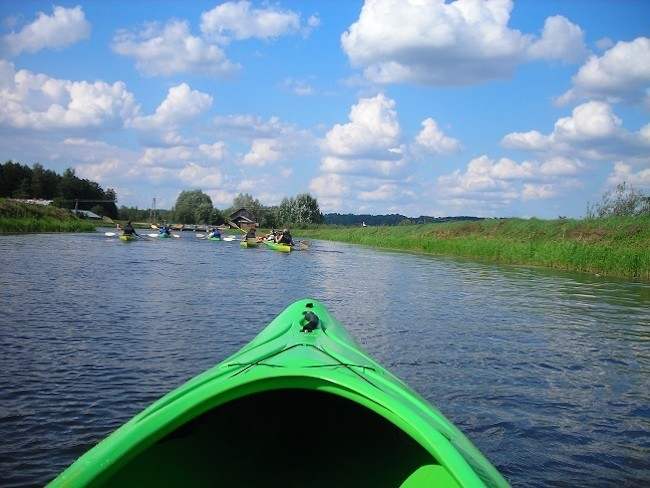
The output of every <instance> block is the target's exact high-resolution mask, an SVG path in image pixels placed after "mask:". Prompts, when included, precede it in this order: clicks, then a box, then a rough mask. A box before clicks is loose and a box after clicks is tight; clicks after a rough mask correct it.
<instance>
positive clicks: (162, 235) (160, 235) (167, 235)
mask: <svg viewBox="0 0 650 488" xmlns="http://www.w3.org/2000/svg"><path fill="white" fill-rule="evenodd" d="M171 236H172V235H171V234H158V237H160V238H161V239H168V238H170V237H171Z"/></svg>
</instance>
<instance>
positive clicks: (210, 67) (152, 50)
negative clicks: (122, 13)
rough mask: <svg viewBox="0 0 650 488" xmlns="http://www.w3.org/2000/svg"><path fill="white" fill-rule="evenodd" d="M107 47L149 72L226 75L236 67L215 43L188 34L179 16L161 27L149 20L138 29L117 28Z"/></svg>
mask: <svg viewBox="0 0 650 488" xmlns="http://www.w3.org/2000/svg"><path fill="white" fill-rule="evenodd" d="M111 47H112V49H113V51H114V52H116V53H117V54H120V55H122V56H126V57H131V58H134V59H135V62H136V67H137V68H138V69H139V70H140V71H142V72H143V73H144V74H147V75H151V76H159V75H162V76H169V75H171V74H174V73H190V74H194V75H201V76H207V77H212V78H227V77H230V76H232V75H233V74H235V73H236V72H237V71H239V69H240V67H239V66H238V65H236V64H234V63H233V62H232V61H230V60H229V59H228V58H227V57H226V54H225V53H224V51H223V50H222V49H221V48H220V47H219V46H216V45H214V44H210V43H208V42H206V41H205V40H204V39H203V38H201V37H197V36H193V35H191V34H190V29H189V25H188V23H187V21H183V20H170V21H169V22H167V24H165V26H164V27H162V28H161V27H160V26H159V25H158V24H155V23H151V24H148V25H147V26H146V27H145V28H144V29H142V30H141V31H139V32H129V31H120V32H119V33H118V34H117V35H116V36H115V38H114V39H113V43H112V45H111Z"/></svg>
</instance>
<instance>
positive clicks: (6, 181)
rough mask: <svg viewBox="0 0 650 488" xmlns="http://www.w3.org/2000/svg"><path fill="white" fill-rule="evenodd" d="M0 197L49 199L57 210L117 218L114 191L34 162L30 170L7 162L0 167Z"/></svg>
mask: <svg viewBox="0 0 650 488" xmlns="http://www.w3.org/2000/svg"><path fill="white" fill-rule="evenodd" d="M0 198H18V199H34V200H52V201H53V203H52V205H54V206H56V207H59V208H67V209H73V208H76V209H78V210H90V211H91V212H94V213H96V214H98V215H106V216H107V217H110V218H116V217H117V206H116V205H115V201H116V195H115V191H114V190H111V189H110V188H109V189H108V190H104V189H102V188H101V187H100V186H99V184H97V183H95V182H94V181H90V180H86V179H82V178H78V177H77V176H76V175H75V172H74V170H73V169H72V168H68V169H66V170H65V171H64V172H63V175H59V174H57V173H56V172H54V171H52V170H49V169H45V168H43V165H41V164H39V163H36V164H34V165H33V167H31V168H30V167H29V166H27V165H24V164H20V163H15V162H13V161H7V162H6V163H4V164H2V165H0Z"/></svg>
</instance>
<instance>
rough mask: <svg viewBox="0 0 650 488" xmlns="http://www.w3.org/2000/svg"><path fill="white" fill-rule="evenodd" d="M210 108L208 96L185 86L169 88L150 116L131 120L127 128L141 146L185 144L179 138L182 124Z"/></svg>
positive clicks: (185, 141) (183, 84) (210, 100)
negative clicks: (137, 136) (133, 129)
mask: <svg viewBox="0 0 650 488" xmlns="http://www.w3.org/2000/svg"><path fill="white" fill-rule="evenodd" d="M211 105H212V97H211V96H210V95H208V94H206V93H202V92H199V91H198V90H192V89H191V88H190V86H189V85H188V84H187V83H181V84H180V85H177V86H173V87H171V88H170V89H169V91H168V92H167V97H166V98H165V100H163V102H162V103H161V104H160V105H159V106H158V108H157V109H156V112H155V113H154V114H152V115H144V116H140V117H137V118H135V119H134V120H133V121H132V122H131V123H130V124H129V125H130V127H133V128H135V129H136V130H138V131H139V132H140V136H141V137H142V138H143V139H144V141H145V143H147V144H150V145H156V144H163V145H168V146H172V145H178V144H186V143H187V139H186V138H185V137H184V136H182V135H181V129H182V128H183V125H184V124H186V123H188V122H189V121H192V120H194V119H195V118H196V117H197V116H199V115H200V114H201V113H203V112H205V111H206V110H207V109H209V108H210V106H211Z"/></svg>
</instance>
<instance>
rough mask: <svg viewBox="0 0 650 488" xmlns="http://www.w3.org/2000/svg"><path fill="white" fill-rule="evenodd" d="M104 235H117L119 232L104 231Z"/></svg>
mask: <svg viewBox="0 0 650 488" xmlns="http://www.w3.org/2000/svg"><path fill="white" fill-rule="evenodd" d="M104 235H105V236H106V237H115V236H116V235H117V232H104Z"/></svg>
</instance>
